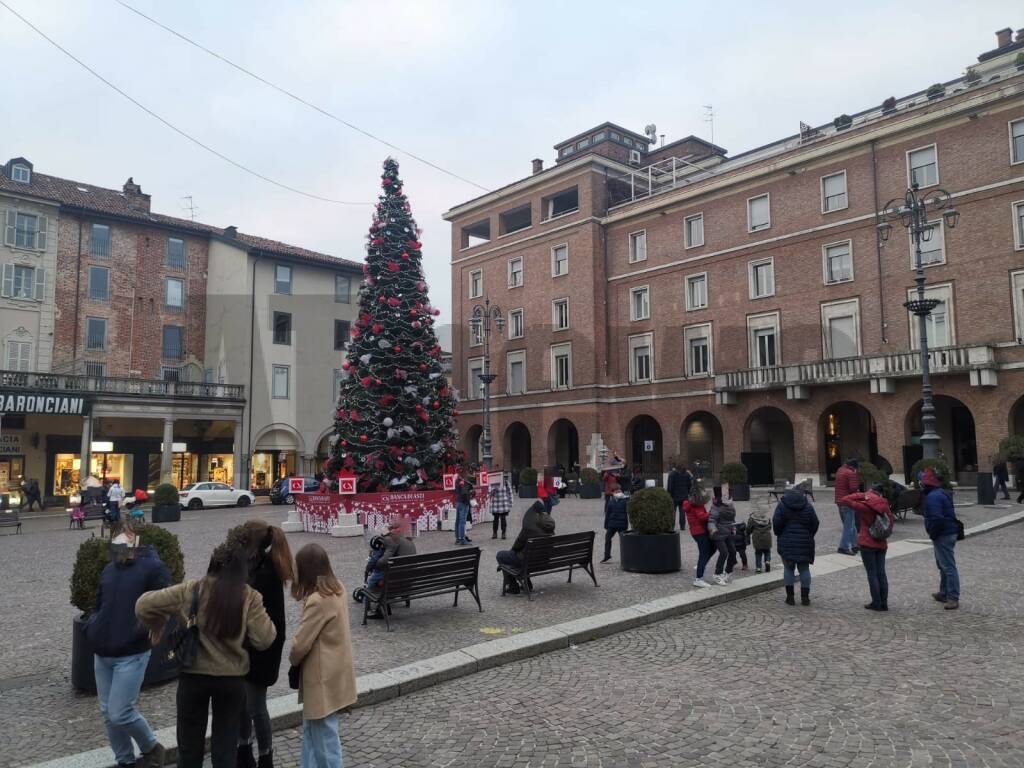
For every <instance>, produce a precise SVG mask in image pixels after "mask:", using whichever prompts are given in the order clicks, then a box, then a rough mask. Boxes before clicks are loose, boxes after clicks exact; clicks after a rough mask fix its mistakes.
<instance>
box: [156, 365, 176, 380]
mask: <svg viewBox="0 0 1024 768" xmlns="http://www.w3.org/2000/svg"><path fill="white" fill-rule="evenodd" d="M160 378H161V379H162V380H164V381H181V368H175V367H174V366H173V365H162V366H160Z"/></svg>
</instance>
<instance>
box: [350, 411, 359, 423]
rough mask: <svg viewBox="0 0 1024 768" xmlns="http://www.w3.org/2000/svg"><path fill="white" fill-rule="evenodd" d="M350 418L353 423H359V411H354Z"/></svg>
mask: <svg viewBox="0 0 1024 768" xmlns="http://www.w3.org/2000/svg"><path fill="white" fill-rule="evenodd" d="M349 416H350V417H351V418H352V421H359V411H357V410H355V409H353V410H352V412H351V413H349Z"/></svg>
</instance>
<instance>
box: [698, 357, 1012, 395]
mask: <svg viewBox="0 0 1024 768" xmlns="http://www.w3.org/2000/svg"><path fill="white" fill-rule="evenodd" d="M928 359H929V363H930V368H931V372H932V374H933V375H936V376H941V375H944V374H953V373H967V374H970V377H971V385H972V386H980V387H994V386H996V383H997V377H996V362H995V350H994V348H992V347H989V346H985V345H963V346H957V347H942V348H940V349H933V350H930V351H929V353H928ZM920 375H921V355H920V353H918V352H893V353H891V354H885V355H868V356H864V357H845V358H840V359H836V360H815V361H812V362H807V363H795V364H793V365H776V366H771V367H767V368H744V369H740V370H735V371H727V372H725V373H720V374H717V375H716V376H715V398H716V400H717V402H718V403H720V404H722V405H732V404H734V403H735V402H736V393H738V392H748V391H758V390H766V389H783V388H785V389H786V397H787V398H788V399H790V400H804V399H806V398H807V397H808V392H807V390H808V388H809V387H812V386H822V385H827V384H846V383H849V382H858V381H868V382H870V383H871V392H872V393H875V394H891V393H892V392H894V391H895V381H894V380H895V379H900V378H908V377H912V376H920Z"/></svg>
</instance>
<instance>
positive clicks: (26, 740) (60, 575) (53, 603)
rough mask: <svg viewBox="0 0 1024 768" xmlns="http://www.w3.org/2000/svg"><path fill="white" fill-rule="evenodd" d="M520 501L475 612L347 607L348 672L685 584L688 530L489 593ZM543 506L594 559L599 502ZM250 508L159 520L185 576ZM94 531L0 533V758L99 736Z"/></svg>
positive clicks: (978, 516) (355, 573)
mask: <svg viewBox="0 0 1024 768" xmlns="http://www.w3.org/2000/svg"><path fill="white" fill-rule="evenodd" d="M828 497H829V494H827V492H825V491H822V492H820V493H819V502H818V503H817V505H816V506H817V508H818V510H819V515H820V517H821V519H822V528H821V532H820V533H819V537H818V542H819V545H818V549H819V552H822V553H826V552H832V551H834V544H835V542H836V541H837V539H838V535H839V533H838V532H839V521H838V514H837V513H836V510H835V506H834V505H833V504H831V503H829V502H827V501H825V499H827V498H828ZM764 498H765V496H764V494H763V492H758V493H757V495H756V497H755V499H760V502H761V503H764V501H763V500H764ZM528 504H529V502H527V501H520V502H518V503H517V505H516V508H515V509H514V511H513V513H512V515H511V519H512V525H511V526H510V532H509V540H508V541H505V542H502V541H501V540H498V541H492V540H491V538H490V524H489V523H488V524H484V525H483V526H477V527H475V529H474V530H473V531H472V532H471V536H472V537H473V539H474V544H476V545H479V546H480V547H481V548H482V549H483V550H484V552H483V555H482V559H481V583H482V587H481V599H482V601H483V605H484V611H485V612H484V613H482V614H481V613H478V612H477V611H476V610H475V606H473V604H472V602H470V603H469V605H466V604H465V603H464V601H460V605H459V607H458V608H455V609H453V608H452V607H451V601H450V600H449V599H446V598H435V599H426V600H420V601H417V602H414V603H413V605H412V608H411V609H405V608H400V609H398V610H397V611H396V613H395V619H396V620H395V621H394V624H393V626H394V628H395V631H393V632H391V633H387V634H386V633H385V632H384V628H383V627H382V626H379V625H378V624H376V623H371V625H370V626H368V627H361V626H358V621H359V620H360V618H361V617H360V614H358V612H357V611H355V610H353V611H352V621H353V624H354V625H355V626H354V627H353V638H354V642H355V648H356V663H357V668H358V671H359V673H360V674H362V673H367V672H372V671H377V670H381V669H387V668H390V667H394V666H398V665H400V664H405V663H409V662H411V661H415V660H418V659H423V658H427V657H430V656H434V655H438V654H441V653H445V652H447V651H451V650H454V649H457V648H461V647H464V646H467V645H471V644H474V643H478V642H481V641H485V640H488V639H492V638H494V637H501V636H503V635H507V634H511V633H515V632H518V631H523V630H528V629H535V628H539V627H544V626H548V625H551V624H554V623H557V622H560V621H566V620H569V619H573V618H579V617H583V616H589V615H592V614H596V613H600V612H602V611H606V610H611V609H614V608H621V607H624V606H627V605H631V604H634V603H637V602H642V601H644V600H650V599H654V598H657V597H661V596H664V595H668V594H673V593H676V592H680V591H683V590H687V589H691V586H690V582H691V581H692V578H693V576H692V574H693V571H692V569H693V564H694V562H695V558H696V551H695V547H694V546H693V542H692V540H691V539H690V537H689V536H688V535H684V536H683V559H684V570H683V572H682V573H680V574H672V575H661V576H653V575H643V574H627V573H625V572H623V571H621V570H620V569H619V568H618V565H617V561H618V553H617V545H616V549H615V550H614V555H613V558H614V559H613V562H612V563H610V564H607V565H603V566H598V567H597V576H598V581H599V583H600V585H601V586H600V588H599V589H594V588H593V586H591V585H590V583H589V580H586V581H581V580H579V579H576V580H574V583H573V584H565V583H564V580H562V579H560V578H559V577H557V576H549V577H543V578H542V579H541V580H540V581H539V582H538V585H537V586H538V587H539V588H540V589H541V590H543V593H542V594H541V595H540V596H539V598H537V599H535V600H534V601H533V602H532V603H527V601H526V600H525V598H521V597H511V596H510V597H506V598H501V597H500V585H501V582H500V579H499V578H498V575H497V574H496V573H495V571H494V566H493V563H494V552H495V551H496V550H497V549H499V548H502V547H507V546H509V545H510V542H511V539H512V538H514V536H515V533H516V532H517V531H518V522H519V520H520V519H521V516H522V511H523V510H524V509H525V508H526V506H528ZM740 507H741V509H740V516H741V517H744V516H745V514H746V513H745V509H746V507H747V505H744V504H741V505H740ZM1017 509H1019V507H1017V506H1001V507H977V506H965V507H964V508H963V509H962V510H961V515H962V517H963V518H964V520H965V522H966V523H967V524H968V525H971V524H973V523H976V522H981V521H983V520H988V519H992V518H994V517H999V516H1002V515H1005V514H1008V513H1009V512H1011V511H1015V510H1017ZM554 514H555V517H556V519H557V521H558V526H559V527H558V530H559V532H570V531H578V530H591V529H595V530H597V531H598V542H597V544H596V548H597V553H598V554H597V557H598V558H599V553H600V549H601V546H602V544H603V541H602V537H603V532H602V531H601V524H602V514H601V502H600V501H580V500H575V499H573V500H566V501H563V502H562V504H560V505H559V506H557V507H556V508H555V513H554ZM253 516H260V517H263V518H265V519H268V520H270V521H272V522H280V521H281V520H284V519H285V518H286V516H287V510H286V508H284V507H259V508H257V509H254V510H252V509H250V510H245V511H243V510H235V509H229V510H216V511H214V510H207V511H202V512H186V513H184V515H183V518H182V521H181V522H180V523H173V524H168V525H167V528H168V529H169V530H172V531H174V532H175V533H177V534H178V536H179V537H180V539H181V541H182V546H183V549H184V552H185V563H186V570H187V575H188V576H189V577H196V576H200V575H201V574H202V573H203V572H204V571H205V567H206V563H207V560H208V558H209V554H210V552H211V551H212V549H213V547H214V546H215V545H216V544H218V543H219V542H220V541H222V540H223V537H224V534H225V532H226V531H227V530H228V528H230V527H231V526H233V525H237V524H239V523H241V522H242V521H244V520H246V519H248V518H250V517H253ZM96 532H98V527H97V526H94V527H93V528H92V529H91V530H86V531H69V530H67V522H66V519H64V518H62V517H56V518H41V519H38V520H31V521H28V522H27V523H26V524H25V529H24V532H23V533H22V534H21V535H19V536H16V535H2V534H0V578H2V582H0V583H2V584H3V588H2V589H0V632H2V634H3V637H4V640H5V642H4V643H3V644H2V646H0V723H3V724H4V729H3V733H2V734H0V768H8V767H9V766H17V765H24V764H27V763H32V762H35V761H37V760H42V759H48V758H51V757H56V756H60V755H64V754H68V753H71V752H77V751H81V750H86V749H92V748H94V747H100V746H103V745H104V743H105V737H104V732H103V728H102V725H101V723H100V721H99V714H98V710H97V705H96V700H95V697H93V696H87V695H82V694H78V693H75V692H74V691H73V690H72V688H71V685H70V681H69V667H70V649H71V621H72V618H73V616H74V615H75V609H74V608H73V607H72V606H71V605H70V604H69V602H68V599H69V588H68V584H69V578H70V574H71V567H72V562H73V559H74V554H75V551H76V549H77V546H78V544H79V543H80V542H81V541H82V540H83V539H85V538H88V537H89V536H91V535H92V534H93V533H96ZM896 535H897V537H920V536H922V535H923V529H922V526H921V522H920V519H919V518H913V517H912V518H911V519H910V520H908V521H907V522H906V523H900V524H898V526H897V533H896ZM990 538H991V537H990V536H987V537H985V539H986V540H988V539H990ZM289 540H290V542H291V545H292V548H293V550H297V549H298V548H299V547H301V546H302V545H303V544H305V543H307V542H309V541H318V542H320V543H321V544H323V545H324V546H325V547H326V548H327V550H328V551H329V552H330V553H331V557H332V560H333V563H334V567H335V569H336V572H337V573H338V574H339V576H340V577H341V578H342V580H343V581H344V582H345V583H346V584H347V585H348V586H349V588H351V587H354V586H356V585H358V584H360V583H362V576H363V567H364V564H365V558H366V548H365V544H364V542H363V540H362V539H359V538H355V539H331V538H329V537H323V536H316V535H312V534H292V535H290V536H289ZM451 542H452V534H451V533H448V532H436V533H429V534H424V535H422V536H420V537H419V539H417V547H418V548H419V550H420V551H424V552H425V551H436V550H441V549H446V548H449V547H450V546H451ZM751 559H752V553H751ZM752 566H753V563H752V561H751V567H752ZM737 575H738V576H742V574H737ZM862 591H863V590H862ZM352 607H353V608H355V606H352ZM288 611H289V616H288V619H289V629H288V632H289V635H290V634H291V633H293V632H294V630H295V627H296V625H297V622H298V612H299V607H298V605H297V604H296V603H294V602H292V601H288ZM175 688H176V686H175V683H173V682H172V683H168V684H165V685H162V686H156V687H152V688H147V689H145V690H144V691H143V693H142V707H143V710H144V711H145V713H146V715H147V717H148V718H149V720H150V722H151V724H153V725H154V726H155V727H163V726H168V725H172V724H173V722H174V695H175ZM287 692H288V690H287V682H286V680H285V679H284V676H283V675H282V678H281V681H280V682H279V684H278V686H277V687H276V688H275V689H273V690H272V691H271V695H272V696H273V695H281V694H284V693H287Z"/></svg>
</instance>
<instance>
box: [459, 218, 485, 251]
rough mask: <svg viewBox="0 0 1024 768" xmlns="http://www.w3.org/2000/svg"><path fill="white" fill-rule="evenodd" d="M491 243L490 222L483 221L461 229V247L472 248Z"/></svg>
mask: <svg viewBox="0 0 1024 768" xmlns="http://www.w3.org/2000/svg"><path fill="white" fill-rule="evenodd" d="M490 241H491V220H490V219H484V220H483V221H478V222H477V223H476V224H470V225H469V226H466V227H463V228H462V247H463V248H472V247H473V246H474V245H483V244H484V243H489V242H490Z"/></svg>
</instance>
